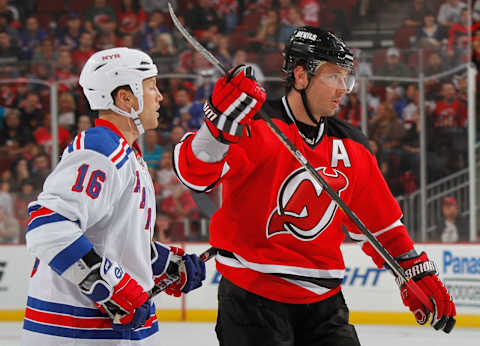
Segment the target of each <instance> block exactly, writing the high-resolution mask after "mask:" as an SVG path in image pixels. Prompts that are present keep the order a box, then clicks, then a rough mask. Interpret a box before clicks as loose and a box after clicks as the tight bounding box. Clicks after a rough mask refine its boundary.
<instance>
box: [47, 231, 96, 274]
mask: <svg viewBox="0 0 480 346" xmlns="http://www.w3.org/2000/svg"><path fill="white" fill-rule="evenodd" d="M92 248H93V244H92V243H91V242H90V240H88V239H87V238H86V237H85V236H83V235H82V236H80V237H79V238H77V239H76V240H75V241H74V242H73V243H72V244H70V245H69V246H67V247H66V248H65V249H63V250H62V251H60V252H59V253H58V254H57V255H56V256H55V257H53V259H52V260H51V261H50V263H48V265H49V266H50V267H51V268H52V269H53V270H54V271H55V272H56V273H57V274H58V275H62V274H63V272H64V271H65V270H67V269H68V268H70V266H71V265H72V264H73V263H75V262H77V261H78V260H79V259H80V258H82V257H83V256H85V255H86V254H87V253H88V252H89V251H90V250H91V249H92Z"/></svg>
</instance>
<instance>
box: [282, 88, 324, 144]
mask: <svg viewBox="0 0 480 346" xmlns="http://www.w3.org/2000/svg"><path fill="white" fill-rule="evenodd" d="M282 104H283V108H284V109H285V112H286V113H287V116H288V117H289V118H290V120H292V121H293V123H294V124H295V125H297V119H296V118H295V116H294V115H293V112H292V109H291V108H290V105H289V104H288V100H287V97H286V96H283V97H282ZM297 129H298V125H297ZM298 132H299V133H300V135H301V136H302V138H303V140H304V141H305V142H306V143H307V144H308V145H310V146H311V147H314V146H315V145H317V144H318V143H319V142H320V140H321V139H322V137H323V134H324V133H325V120H324V119H323V118H321V122H320V124H319V129H318V134H317V138H316V139H315V141H313V142H312V141H311V140H310V139H308V138H306V137H305V136H304V135H303V133H302V132H301V131H300V130H298Z"/></svg>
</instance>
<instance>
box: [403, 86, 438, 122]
mask: <svg viewBox="0 0 480 346" xmlns="http://www.w3.org/2000/svg"><path fill="white" fill-rule="evenodd" d="M406 96H407V105H406V106H405V108H403V111H402V116H401V119H402V122H403V126H404V127H405V130H407V131H408V130H409V129H411V128H412V127H413V125H414V124H415V123H416V121H417V120H416V119H417V118H418V117H419V114H420V110H419V101H420V96H419V91H418V87H417V84H413V83H412V84H409V85H408V87H407V91H406ZM425 106H426V109H425V110H426V114H429V113H430V112H432V111H433V109H434V108H435V102H432V101H429V100H425Z"/></svg>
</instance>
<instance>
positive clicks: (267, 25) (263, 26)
mask: <svg viewBox="0 0 480 346" xmlns="http://www.w3.org/2000/svg"><path fill="white" fill-rule="evenodd" d="M280 27H281V25H280V20H279V17H278V12H277V11H276V10H274V9H269V10H268V11H267V13H266V14H265V16H264V17H263V18H262V21H261V23H260V27H259V28H258V30H257V33H256V35H255V39H254V42H256V43H257V46H256V48H258V51H259V52H260V53H264V54H265V53H269V52H276V51H279V49H280V41H279V33H280ZM282 43H283V42H282Z"/></svg>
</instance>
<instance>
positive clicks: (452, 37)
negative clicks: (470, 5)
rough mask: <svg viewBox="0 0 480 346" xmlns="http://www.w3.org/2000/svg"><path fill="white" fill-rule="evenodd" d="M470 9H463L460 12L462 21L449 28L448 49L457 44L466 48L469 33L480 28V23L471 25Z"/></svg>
mask: <svg viewBox="0 0 480 346" xmlns="http://www.w3.org/2000/svg"><path fill="white" fill-rule="evenodd" d="M470 21H471V18H470V11H469V10H468V9H466V8H465V9H463V10H462V11H461V12H460V22H459V23H455V24H453V25H452V26H451V27H450V29H449V30H448V49H452V48H453V47H454V46H455V45H456V46H457V47H458V48H465V47H467V45H468V40H469V38H468V35H469V33H473V32H475V31H476V30H478V29H479V28H480V23H474V24H472V25H470Z"/></svg>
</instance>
